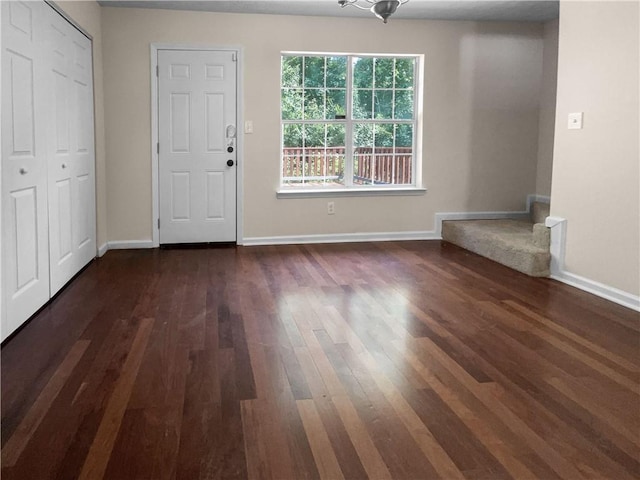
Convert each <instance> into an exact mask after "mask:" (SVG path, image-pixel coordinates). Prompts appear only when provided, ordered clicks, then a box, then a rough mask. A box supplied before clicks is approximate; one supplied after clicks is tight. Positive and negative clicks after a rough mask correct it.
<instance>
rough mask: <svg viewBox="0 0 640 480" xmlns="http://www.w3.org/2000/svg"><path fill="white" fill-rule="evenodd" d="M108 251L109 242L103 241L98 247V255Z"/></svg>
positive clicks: (100, 255)
mask: <svg viewBox="0 0 640 480" xmlns="http://www.w3.org/2000/svg"><path fill="white" fill-rule="evenodd" d="M108 251H109V244H108V243H107V242H104V243H103V244H102V245H100V246H99V247H98V257H102V256H103V255H104V254H105V253H107V252H108Z"/></svg>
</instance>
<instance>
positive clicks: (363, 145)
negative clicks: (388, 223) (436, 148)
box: [281, 53, 419, 190]
mask: <svg viewBox="0 0 640 480" xmlns="http://www.w3.org/2000/svg"><path fill="white" fill-rule="evenodd" d="M418 61H419V60H418V57H417V56H397V55H396V56H384V55H375V56H373V55H331V54H327V55H324V54H304V55H301V54H289V53H285V54H283V55H282V76H281V110H282V116H281V133H282V170H281V185H282V187H283V190H286V189H288V188H289V189H298V188H311V189H313V188H316V189H322V188H330V189H331V188H333V189H348V188H354V189H357V188H362V187H369V188H371V187H376V188H385V187H387V188H388V187H392V188H393V187H396V188H398V187H411V186H416V175H415V172H416V155H415V151H416V149H415V147H416V132H417V131H418V126H417V113H416V108H415V105H416V103H417V102H416V98H417V93H418V91H417V88H418V87H417V76H418V75H417V72H418V66H419V65H418Z"/></svg>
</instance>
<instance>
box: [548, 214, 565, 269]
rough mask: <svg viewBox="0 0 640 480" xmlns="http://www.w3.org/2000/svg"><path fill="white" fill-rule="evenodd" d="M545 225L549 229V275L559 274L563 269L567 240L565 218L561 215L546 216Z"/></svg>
mask: <svg viewBox="0 0 640 480" xmlns="http://www.w3.org/2000/svg"><path fill="white" fill-rule="evenodd" d="M544 224H545V226H546V227H548V228H549V229H551V244H550V247H549V251H550V252H551V265H550V270H551V275H552V276H553V275H559V274H560V273H561V272H562V271H563V269H564V253H565V245H566V240H567V238H566V237H567V220H566V219H565V218H562V217H547V218H546V219H545V222H544Z"/></svg>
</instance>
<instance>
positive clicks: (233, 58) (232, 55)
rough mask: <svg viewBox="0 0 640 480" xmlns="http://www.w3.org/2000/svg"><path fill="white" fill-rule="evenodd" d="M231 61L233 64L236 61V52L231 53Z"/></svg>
mask: <svg viewBox="0 0 640 480" xmlns="http://www.w3.org/2000/svg"><path fill="white" fill-rule="evenodd" d="M231 61H232V62H235V61H236V52H231Z"/></svg>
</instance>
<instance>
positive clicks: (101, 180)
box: [56, 1, 108, 247]
mask: <svg viewBox="0 0 640 480" xmlns="http://www.w3.org/2000/svg"><path fill="white" fill-rule="evenodd" d="M56 4H57V5H58V6H59V7H60V8H61V9H62V10H63V11H64V12H65V13H66V14H67V15H68V16H69V17H70V18H72V19H73V21H74V22H76V23H77V24H78V25H80V26H81V27H82V28H83V29H84V30H85V31H86V32H87V33H88V34H89V35H91V36H92V37H93V82H94V83H93V85H94V104H95V142H96V209H97V212H96V221H97V242H96V243H97V246H98V247H100V246H101V245H103V244H105V243H106V242H107V239H108V237H107V169H106V152H105V134H104V88H103V83H102V82H103V70H102V22H101V18H100V17H101V13H102V8H101V7H100V5H98V4H97V3H96V2H94V1H88V2H84V1H64V2H56Z"/></svg>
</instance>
